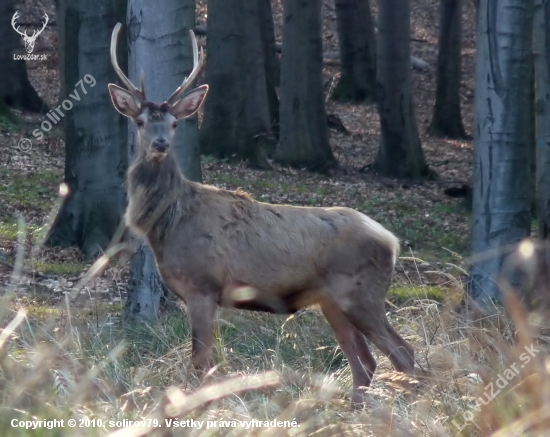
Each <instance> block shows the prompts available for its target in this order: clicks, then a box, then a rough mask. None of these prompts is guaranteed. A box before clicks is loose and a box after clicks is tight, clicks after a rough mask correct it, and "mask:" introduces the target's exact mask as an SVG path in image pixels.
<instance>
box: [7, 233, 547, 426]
mask: <svg viewBox="0 0 550 437" xmlns="http://www.w3.org/2000/svg"><path fill="white" fill-rule="evenodd" d="M24 241H25V238H24V236H23V235H19V243H20V245H21V244H22V243H23V242H24ZM113 252H114V251H113ZM22 253H23V252H20V256H19V257H17V256H16V260H19V261H22V257H23V255H22ZM31 253H32V251H31ZM407 262H409V263H411V262H412V263H413V265H419V264H421V263H422V261H421V260H418V259H416V258H412V259H411V258H408V257H404V258H403V259H402V260H401V263H403V264H405V263H407ZM99 264H104V262H103V261H99V262H98V265H99ZM20 265H21V264H18V266H20ZM18 266H16V267H17V268H16V270H15V271H14V274H13V275H12V279H11V281H10V283H9V284H8V285H7V286H6V287H7V289H6V290H5V293H3V297H2V300H1V302H0V320H2V326H4V329H3V330H2V333H1V334H0V369H1V372H2V376H1V378H0V402H1V408H0V423H1V424H2V426H3V428H2V429H3V432H2V435H5V436H11V435H14V436H15V435H37V436H54V435H55V436H58V435H59V436H63V435H85V436H94V435H109V434H111V433H115V434H116V435H121V436H122V435H124V436H126V435H128V436H130V435H132V436H138V435H159V436H160V435H193V436H199V435H200V436H211V435H215V436H218V435H231V436H236V435H239V436H241V435H245V436H256V435H258V436H260V435H261V436H286V435H289V436H332V435H358V436H360V435H361V436H362V435H407V436H444V435H464V436H466V435H492V434H493V433H494V435H499V436H504V435H547V434H548V432H549V431H548V430H550V418H549V417H548V413H547V411H550V410H549V407H550V358H548V355H547V351H546V350H545V348H544V346H547V344H548V340H549V339H550V337H549V336H548V328H547V326H545V325H544V322H545V321H544V319H543V318H542V317H541V316H537V315H536V314H531V315H528V314H527V313H526V312H525V311H524V310H523V308H522V305H521V303H520V302H519V301H518V300H517V298H516V297H515V294H514V293H513V292H509V291H506V290H504V291H505V296H506V307H507V311H505V310H504V309H502V308H501V309H498V310H497V311H496V312H495V313H494V314H492V315H485V316H481V315H476V314H475V313H472V312H471V311H469V310H468V309H467V308H468V306H464V305H462V306H460V303H461V302H462V301H463V293H462V288H461V283H460V280H459V279H457V278H455V277H454V276H452V275H451V274H449V273H447V272H445V271H444V268H442V269H441V270H440V271H439V272H438V273H439V274H440V275H442V276H444V277H445V278H446V281H447V282H446V286H445V290H446V293H445V296H444V298H443V301H442V302H437V301H435V300H433V299H432V298H431V297H432V295H434V293H433V291H430V290H431V289H430V287H429V286H427V285H422V279H421V278H422V276H421V273H420V270H418V269H416V270H413V269H411V271H412V272H413V274H417V275H418V276H419V278H420V281H416V282H414V284H418V283H419V282H420V285H414V286H412V285H411V284H413V281H412V279H411V278H408V275H406V274H404V273H403V272H402V275H401V277H402V278H404V279H399V280H398V281H397V284H396V285H395V287H394V290H399V292H398V295H399V297H400V298H402V297H403V296H404V295H406V293H407V291H406V290H407V289H409V290H410V291H411V293H410V298H409V299H405V300H404V301H403V300H399V302H401V303H402V305H401V306H395V305H393V304H391V305H390V309H389V312H390V320H391V322H392V324H393V325H394V326H395V327H396V328H397V329H398V331H399V332H400V333H401V334H402V335H403V336H404V337H405V338H406V339H407V340H408V341H410V342H411V343H412V344H413V345H414V347H415V350H416V359H417V366H416V368H417V381H416V382H414V383H413V385H414V389H413V395H412V396H405V395H404V393H403V389H402V388H401V384H400V382H401V381H402V380H403V378H404V377H403V375H400V374H398V373H396V372H394V371H393V370H392V368H391V365H390V363H389V361H388V360H387V358H385V357H383V356H381V355H379V354H377V360H378V363H379V367H378V370H377V373H376V375H375V380H374V382H373V384H372V386H371V388H370V389H369V395H370V398H369V401H368V403H367V406H366V407H365V409H364V410H361V411H352V410H351V409H350V402H349V396H348V392H349V390H350V387H351V374H350V370H349V367H348V365H347V362H346V360H345V358H344V357H343V355H342V353H341V351H340V350H339V348H338V346H337V345H336V343H335V341H334V339H333V335H332V333H331V330H330V327H329V326H328V324H327V323H326V321H325V320H324V318H323V317H322V316H321V315H320V313H318V312H317V311H316V310H315V309H309V310H306V311H303V312H300V313H298V314H297V315H295V316H293V317H288V318H285V317H280V316H271V315H266V314H258V313H251V312H245V311H223V312H221V313H220V315H219V318H218V323H217V327H216V346H215V347H216V354H215V355H216V362H217V363H218V365H217V367H216V368H215V369H213V370H212V371H211V372H210V374H209V375H208V376H207V378H206V379H205V380H203V381H200V380H199V379H197V378H196V377H195V376H194V375H193V374H192V373H191V372H190V371H189V370H188V369H189V347H190V345H189V337H190V336H189V326H188V324H187V319H186V317H185V316H184V315H183V314H182V312H181V310H180V309H178V308H175V309H173V310H171V311H168V312H167V313H166V314H165V315H164V316H163V320H162V321H161V323H160V324H158V325H155V326H148V325H124V324H123V323H122V322H120V321H117V320H114V319H113V318H112V311H110V310H108V309H106V308H101V307H97V308H96V309H95V310H94V311H92V312H90V311H89V309H88V310H86V311H82V310H78V309H76V310H75V309H74V308H73V306H72V304H71V299H73V298H74V296H75V295H76V293H71V294H67V295H66V306H65V307H64V308H63V307H57V309H56V311H55V312H53V313H47V312H44V311H40V310H39V308H37V307H36V306H35V307H32V306H28V305H27V304H26V303H25V301H23V300H21V299H19V298H18V297H17V295H16V294H15V293H13V289H16V287H15V286H16V284H17V283H18V282H21V281H22V280H24V277H23V276H22V275H21V270H20V269H19V267H18ZM402 268H403V271H406V268H405V267H402ZM91 271H92V272H94V271H95V272H96V273H97V271H96V269H95V268H94V267H92V269H91ZM425 273H426V274H428V275H429V273H430V271H429V270H427V271H426V272H425ZM431 273H437V272H435V271H432V272H431ZM407 278H408V279H407ZM86 280H88V277H87V276H85V277H84V278H83V281H86ZM407 280H408V282H409V285H407ZM81 285H85V284H77V285H76V288H78V287H80V286H81ZM407 287H409V288H407ZM453 287H454V293H453V292H451V290H453ZM422 292H424V293H425V296H423V295H422ZM437 296H439V295H437ZM405 305H406V306H405ZM457 309H458V311H457ZM366 316H368V315H366ZM526 348H527V349H526ZM529 351H531V352H529ZM375 353H377V351H375ZM522 354H523V355H522ZM526 354H527V355H526ZM527 358H528V359H529V360H528V362H527ZM511 369H513V370H517V372H515V371H512V370H511ZM516 373H517V374H516ZM499 375H500V376H499ZM506 378H508V379H506ZM499 388H501V390H499ZM497 391H499V393H498V395H497V396H495V398H494V399H493V400H491V401H487V400H486V399H487V398H488V396H492V394H491V393H496V392H497ZM485 404H486V405H485ZM53 419H57V420H63V421H64V426H63V427H57V428H52V429H47V426H48V423H44V424H43V426H42V427H39V428H37V429H35V430H30V429H25V428H21V427H14V426H12V423H13V422H12V421H13V420H16V422H17V424H19V421H23V422H25V421H33V420H34V421H37V420H53ZM70 419H74V420H75V421H76V427H74V428H73V427H69V425H68V421H69V420H70ZM134 420H142V421H144V422H143V426H138V427H128V426H127V425H129V421H134ZM175 420H177V421H179V422H178V423H179V424H180V425H182V426H180V427H175V426H174V423H175V422H174V421H175ZM253 420H255V421H257V422H251V421H253ZM273 420H277V421H281V423H282V424H283V425H284V424H285V421H286V425H287V426H286V427H281V426H276V423H275V422H272V421H273ZM170 421H171V422H170ZM29 423H32V422H29ZM34 423H36V422H34ZM169 423H171V426H169V425H168V424H169ZM200 424H202V425H200ZM154 425H158V426H154ZM185 425H187V426H188V427H185ZM30 426H32V425H30ZM44 426H46V428H45V427H44ZM50 426H51V424H50ZM207 427H208V429H206V428H207ZM117 429H118V431H117Z"/></svg>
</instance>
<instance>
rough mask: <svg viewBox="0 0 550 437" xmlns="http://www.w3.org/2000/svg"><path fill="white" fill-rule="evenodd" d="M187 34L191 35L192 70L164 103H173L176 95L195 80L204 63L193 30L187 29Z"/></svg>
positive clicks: (201, 51) (202, 54)
mask: <svg viewBox="0 0 550 437" xmlns="http://www.w3.org/2000/svg"><path fill="white" fill-rule="evenodd" d="M189 35H190V36H191V44H192V46H193V70H192V71H191V73H190V74H189V76H187V77H186V78H185V79H184V80H183V82H182V83H181V85H180V86H179V87H178V88H176V91H174V93H173V94H172V95H171V96H170V97H168V99H166V103H173V102H174V100H175V99H176V97H177V96H179V95H180V94H181V93H182V92H183V91H185V90H186V89H187V88H188V87H189V85H191V84H192V83H193V80H195V78H196V77H197V74H199V72H200V71H201V68H202V66H203V64H204V53H203V50H202V47H201V49H200V52H199V49H198V45H197V38H196V37H195V32H193V31H192V30H189ZM199 54H200V56H199Z"/></svg>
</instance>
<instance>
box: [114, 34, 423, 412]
mask: <svg viewBox="0 0 550 437" xmlns="http://www.w3.org/2000/svg"><path fill="white" fill-rule="evenodd" d="M119 30H120V24H117V25H116V26H115V29H114V30H113V36H112V38H111V60H112V62H113V66H114V68H115V71H116V72H117V74H118V75H119V77H120V78H121V80H122V81H123V82H124V83H125V84H126V86H127V87H128V89H127V90H125V89H123V88H121V87H119V86H117V85H114V84H109V92H110V94H111V99H112V101H113V104H114V106H115V108H116V109H117V111H119V112H120V113H121V114H122V115H124V116H126V117H129V118H131V119H132V120H133V121H134V123H135V124H136V125H138V138H137V143H138V144H137V146H138V156H137V158H136V161H135V163H134V164H133V165H132V167H131V168H130V170H129V172H128V194H129V204H128V209H127V211H126V223H127V224H128V226H129V227H130V228H132V229H133V230H134V231H136V232H138V233H139V234H141V235H142V236H144V237H145V238H147V240H148V241H149V244H150V246H151V248H152V250H153V252H154V254H155V258H156V261H157V265H158V268H159V272H160V274H161V276H162V278H163V280H164V282H165V284H166V285H167V286H168V287H169V288H170V289H171V290H172V291H173V292H174V293H175V294H176V295H177V296H179V297H180V298H182V299H183V300H184V301H185V302H186V304H187V311H188V313H189V319H190V323H191V331H192V354H193V363H194V365H195V366H196V367H198V368H199V369H201V370H205V369H206V368H207V367H208V366H210V365H212V344H213V329H214V318H215V315H216V311H217V308H218V306H226V307H237V308H243V309H251V310H259V311H269V312H277V313H292V312H295V311H297V310H298V309H300V308H303V307H304V306H308V305H311V304H319V305H320V307H321V310H322V312H323V314H324V315H325V317H326V318H327V320H328V322H329V324H330V326H331V327H332V328H333V330H334V333H335V336H336V339H337V341H338V344H339V345H340V347H341V348H342V351H343V352H344V354H345V355H346V357H347V359H348V362H349V364H350V367H351V372H352V375H353V398H352V400H353V403H354V404H356V405H360V404H361V403H362V401H363V394H364V393H363V391H362V390H363V388H362V387H366V386H368V385H369V384H370V382H371V379H372V376H373V374H374V371H375V369H376V361H375V360H374V358H373V356H372V355H371V353H370V351H369V348H368V346H367V343H366V341H365V337H366V338H368V339H369V340H370V341H371V342H372V343H374V344H375V345H376V347H378V348H379V349H380V350H381V351H382V352H383V353H384V354H385V355H387V356H388V357H389V359H390V361H391V362H392V364H393V365H394V366H395V368H396V369H397V370H398V371H401V372H406V373H408V374H413V372H414V351H413V349H412V347H411V346H410V345H409V344H408V343H407V342H405V340H403V339H402V338H401V337H400V336H399V334H397V332H395V330H394V329H393V328H392V327H391V325H390V324H389V322H388V320H387V318H386V315H385V308H384V302H385V298H386V294H387V292H388V288H389V285H390V282H391V278H392V274H393V269H394V266H395V260H396V257H397V255H398V252H399V242H398V240H397V238H395V236H393V234H391V233H390V232H389V231H387V230H386V229H384V228H383V227H382V226H381V225H380V224H378V223H376V222H374V221H373V220H371V219H369V218H368V217H366V216H365V215H363V214H361V213H359V212H357V211H354V210H352V209H349V208H307V207H298V206H288V205H270V204H267V203H262V202H257V201H256V200H254V199H252V198H251V197H250V196H249V195H248V194H246V193H244V192H242V191H236V192H233V191H226V190H220V189H218V188H215V187H211V186H208V185H202V184H197V183H194V182H190V181H188V180H186V179H185V177H184V176H183V175H182V173H181V171H180V170H179V168H178V165H177V162H176V158H175V156H174V152H173V151H172V150H171V148H170V145H171V143H172V140H173V138H174V135H175V132H176V126H177V120H180V119H184V118H187V117H190V116H192V115H193V114H194V113H196V111H197V110H198V109H199V107H200V105H201V103H202V102H203V100H204V98H205V96H206V93H207V92H208V86H207V85H202V86H200V87H198V88H195V89H194V90H192V91H190V92H187V93H186V94H183V90H186V89H187V87H188V86H189V84H190V82H192V79H193V77H195V76H196V74H197V72H198V71H199V70H200V67H201V66H202V59H203V58H202V56H201V60H200V62H199V60H198V48H197V44H196V40H195V38H194V35H193V34H192V33H191V37H192V38H191V39H192V40H193V43H194V45H193V48H194V57H195V62H194V67H193V72H192V73H191V74H190V76H189V78H188V79H189V80H186V81H184V82H183V84H182V85H181V86H180V88H178V90H177V91H176V92H175V93H174V94H173V95H172V96H171V97H170V98H168V100H167V102H165V103H163V104H161V105H157V104H154V103H150V102H147V101H145V94H144V92H143V91H140V90H138V89H137V88H136V87H135V86H133V85H132V84H131V82H130V81H129V80H128V78H127V77H126V76H124V74H123V73H122V71H121V70H120V68H119V67H118V63H117V62H116V39H117V35H118V31H119ZM143 88H144V87H143V84H142V90H143ZM138 102H139V103H138Z"/></svg>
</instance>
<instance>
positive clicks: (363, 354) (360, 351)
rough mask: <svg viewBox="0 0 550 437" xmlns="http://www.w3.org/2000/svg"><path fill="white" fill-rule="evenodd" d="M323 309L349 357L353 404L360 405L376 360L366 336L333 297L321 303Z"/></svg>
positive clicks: (339, 342) (343, 350)
mask: <svg viewBox="0 0 550 437" xmlns="http://www.w3.org/2000/svg"><path fill="white" fill-rule="evenodd" d="M321 310H322V312H323V314H324V316H325V317H326V319H327V321H328V323H329V324H330V326H331V327H332V330H333V331H334V335H335V337H336V341H337V342H338V344H339V345H340V348H341V349H342V352H343V353H344V355H345V356H346V358H347V359H348V363H349V365H350V368H351V374H352V377H353V394H352V405H353V406H354V407H360V406H361V405H362V404H363V403H364V401H365V392H364V389H362V388H361V387H368V386H369V385H370V383H371V381H372V377H373V375H374V371H375V370H376V361H375V359H374V357H373V356H372V354H371V352H370V350H369V347H368V345H367V342H366V341H365V337H364V336H363V334H361V332H359V330H357V328H356V327H355V326H354V325H353V324H352V323H351V322H350V321H349V319H348V318H347V316H346V315H345V314H344V313H343V312H342V311H341V310H340V308H338V305H336V303H335V302H334V301H332V299H326V300H324V301H323V302H322V303H321Z"/></svg>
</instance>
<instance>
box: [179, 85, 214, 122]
mask: <svg viewBox="0 0 550 437" xmlns="http://www.w3.org/2000/svg"><path fill="white" fill-rule="evenodd" d="M207 92H208V85H201V86H200V87H198V88H195V89H194V90H193V91H191V92H189V93H187V94H186V95H184V96H183V97H182V98H181V99H180V100H178V101H177V102H176V103H174V104H173V105H172V115H173V116H174V117H176V119H178V120H179V119H180V118H187V117H191V116H192V115H193V114H194V113H195V112H197V111H198V109H199V108H200V107H201V104H202V102H203V101H204V98H205V97H206V93H207Z"/></svg>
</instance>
